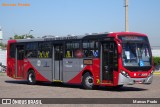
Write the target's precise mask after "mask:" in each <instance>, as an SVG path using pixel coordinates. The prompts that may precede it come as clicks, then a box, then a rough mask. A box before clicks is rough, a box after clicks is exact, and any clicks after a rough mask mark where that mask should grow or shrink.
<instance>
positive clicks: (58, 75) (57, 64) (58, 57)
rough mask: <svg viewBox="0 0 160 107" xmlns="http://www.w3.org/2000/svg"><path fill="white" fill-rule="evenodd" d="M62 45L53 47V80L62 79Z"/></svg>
mask: <svg viewBox="0 0 160 107" xmlns="http://www.w3.org/2000/svg"><path fill="white" fill-rule="evenodd" d="M62 60H63V45H61V44H57V45H54V47H53V81H56V80H60V81H62V68H63V67H62V63H63V61H62Z"/></svg>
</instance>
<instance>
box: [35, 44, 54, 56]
mask: <svg viewBox="0 0 160 107" xmlns="http://www.w3.org/2000/svg"><path fill="white" fill-rule="evenodd" d="M51 51H52V43H51V42H40V43H39V44H38V57H39V58H51V57H52V55H51Z"/></svg>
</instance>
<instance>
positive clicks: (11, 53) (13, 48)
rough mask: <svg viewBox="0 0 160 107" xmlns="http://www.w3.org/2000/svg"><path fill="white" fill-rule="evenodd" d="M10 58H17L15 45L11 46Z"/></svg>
mask: <svg viewBox="0 0 160 107" xmlns="http://www.w3.org/2000/svg"><path fill="white" fill-rule="evenodd" d="M10 58H15V44H10Z"/></svg>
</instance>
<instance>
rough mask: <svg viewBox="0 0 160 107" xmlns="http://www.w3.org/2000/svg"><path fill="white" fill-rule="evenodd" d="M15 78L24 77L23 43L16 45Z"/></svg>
mask: <svg viewBox="0 0 160 107" xmlns="http://www.w3.org/2000/svg"><path fill="white" fill-rule="evenodd" d="M15 77H16V78H21V77H24V45H17V47H16V72H15Z"/></svg>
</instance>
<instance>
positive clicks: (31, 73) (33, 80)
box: [27, 70, 36, 85]
mask: <svg viewBox="0 0 160 107" xmlns="http://www.w3.org/2000/svg"><path fill="white" fill-rule="evenodd" d="M27 81H28V84H29V85H34V84H36V76H35V73H34V71H33V70H29V72H28V77H27Z"/></svg>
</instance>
